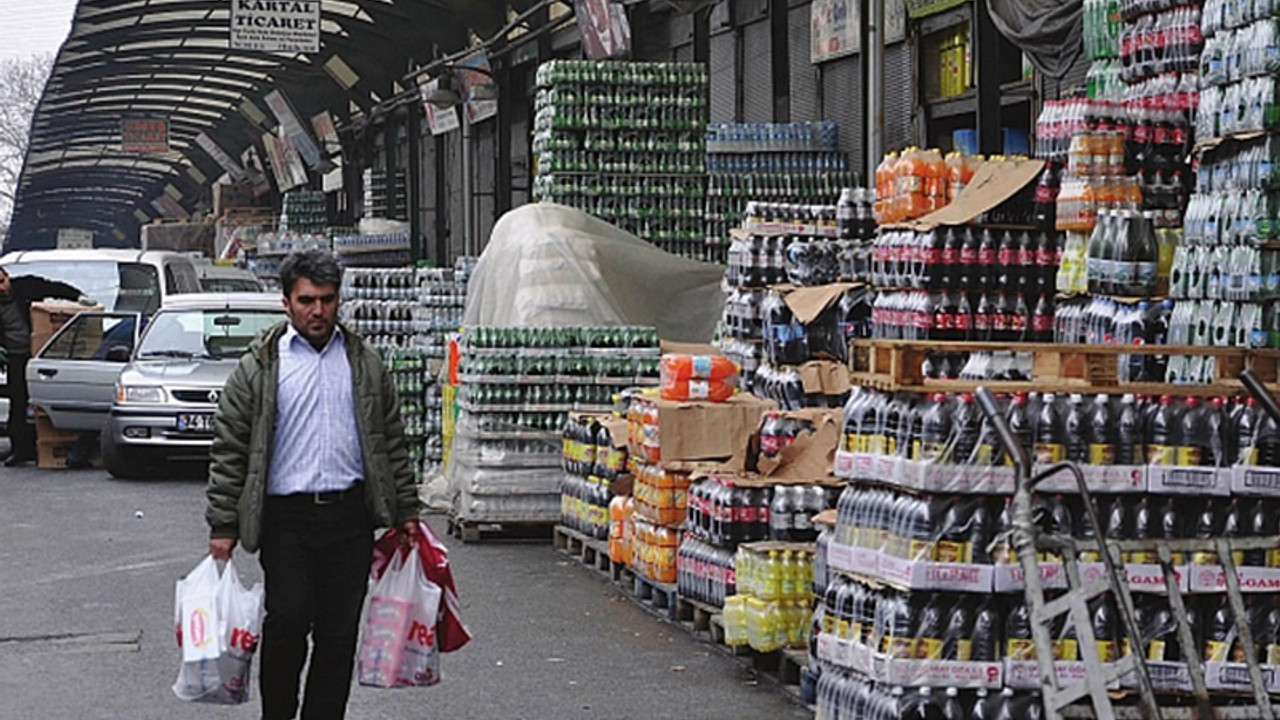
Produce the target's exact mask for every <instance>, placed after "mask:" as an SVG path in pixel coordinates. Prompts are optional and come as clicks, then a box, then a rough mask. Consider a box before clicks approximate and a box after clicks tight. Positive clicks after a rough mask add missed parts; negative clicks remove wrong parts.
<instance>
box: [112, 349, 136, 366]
mask: <svg viewBox="0 0 1280 720" xmlns="http://www.w3.org/2000/svg"><path fill="white" fill-rule="evenodd" d="M131 354H133V353H132V350H130V348H129V346H128V345H112V346H111V347H110V348H108V349H107V362H118V363H125V362H129V356H130V355H131Z"/></svg>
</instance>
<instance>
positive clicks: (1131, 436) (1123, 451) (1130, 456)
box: [1115, 395, 1147, 466]
mask: <svg viewBox="0 0 1280 720" xmlns="http://www.w3.org/2000/svg"><path fill="white" fill-rule="evenodd" d="M1146 459H1147V454H1146V448H1145V446H1144V444H1143V431H1142V415H1141V414H1140V413H1139V412H1138V409H1137V407H1136V406H1135V401H1134V396H1133V395H1123V396H1121V398H1120V416H1119V418H1118V419H1117V421H1116V445H1115V464H1116V465H1126V466H1131V465H1140V464H1142V463H1144V462H1145V461H1146Z"/></svg>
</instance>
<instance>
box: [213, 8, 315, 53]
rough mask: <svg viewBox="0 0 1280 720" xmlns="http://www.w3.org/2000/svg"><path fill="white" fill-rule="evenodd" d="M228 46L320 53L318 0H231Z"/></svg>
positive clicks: (267, 50)
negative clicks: (229, 41)
mask: <svg viewBox="0 0 1280 720" xmlns="http://www.w3.org/2000/svg"><path fill="white" fill-rule="evenodd" d="M231 49H232V50H260V51H263V52H290V53H318V52H320V0H231Z"/></svg>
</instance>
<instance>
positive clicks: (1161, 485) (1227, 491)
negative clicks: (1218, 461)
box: [1147, 465, 1231, 497]
mask: <svg viewBox="0 0 1280 720" xmlns="http://www.w3.org/2000/svg"><path fill="white" fill-rule="evenodd" d="M1147 492H1150V493H1156V494H1162V495H1214V496H1219V497H1227V496H1230V495H1231V468H1212V467H1168V466H1163V465H1152V466H1151V467H1149V468H1147Z"/></svg>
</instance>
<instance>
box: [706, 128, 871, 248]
mask: <svg viewBox="0 0 1280 720" xmlns="http://www.w3.org/2000/svg"><path fill="white" fill-rule="evenodd" d="M706 142H707V173H708V177H707V209H706V222H707V225H706V228H707V229H706V238H707V243H708V244H713V245H714V244H723V243H726V242H728V238H729V231H730V230H731V229H733V228H737V227H741V226H742V224H743V220H744V209H745V207H746V203H747V202H748V201H750V200H758V201H761V202H764V201H768V202H776V203H789V204H796V205H835V204H836V202H837V201H838V200H840V198H841V195H842V193H843V192H844V190H845V189H846V188H855V187H856V186H857V183H856V182H855V176H854V173H852V172H851V171H850V169H849V159H848V156H847V155H845V154H844V153H842V152H840V136H839V126H838V125H837V124H836V123H833V122H820V123H819V122H792V123H711V124H709V125H707V141H706ZM848 200H849V202H853V203H858V204H859V205H860V206H863V207H865V210H866V216H865V217H866V219H868V220H869V219H870V211H871V203H872V202H874V198H871V197H868V196H867V195H866V191H865V190H861V189H859V190H858V191H857V192H856V194H851V195H850V196H849V198H848Z"/></svg>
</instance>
